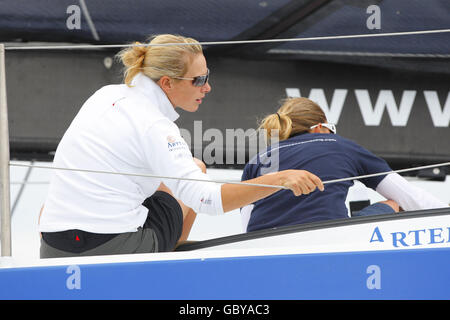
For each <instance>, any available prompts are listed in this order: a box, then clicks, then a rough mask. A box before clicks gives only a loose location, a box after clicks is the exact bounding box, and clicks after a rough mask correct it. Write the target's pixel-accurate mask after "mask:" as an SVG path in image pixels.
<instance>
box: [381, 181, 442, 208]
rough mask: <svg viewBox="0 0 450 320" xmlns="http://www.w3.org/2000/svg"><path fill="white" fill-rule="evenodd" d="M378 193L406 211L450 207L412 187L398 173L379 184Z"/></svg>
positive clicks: (423, 191)
mask: <svg viewBox="0 0 450 320" xmlns="http://www.w3.org/2000/svg"><path fill="white" fill-rule="evenodd" d="M376 191H377V192H378V193H379V194H381V195H382V196H383V197H385V198H387V199H392V200H394V201H396V202H397V203H398V204H399V205H400V207H401V208H402V209H403V210H405V211H409V210H420V209H435V208H444V207H448V204H446V203H444V202H443V201H441V200H439V199H437V198H436V197H434V196H433V195H431V194H430V193H428V192H426V191H425V190H422V189H420V188H418V187H416V186H414V185H412V184H411V183H410V182H408V181H407V180H406V179H405V178H403V177H402V176H401V175H399V174H398V173H391V174H388V175H387V176H386V177H385V178H384V179H383V180H381V182H380V183H379V184H378V186H377V188H376Z"/></svg>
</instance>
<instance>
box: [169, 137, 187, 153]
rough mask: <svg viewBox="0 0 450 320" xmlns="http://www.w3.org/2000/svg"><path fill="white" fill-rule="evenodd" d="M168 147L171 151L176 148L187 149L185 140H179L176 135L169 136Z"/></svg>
mask: <svg viewBox="0 0 450 320" xmlns="http://www.w3.org/2000/svg"><path fill="white" fill-rule="evenodd" d="M166 139H167V148H168V149H169V151H170V152H172V151H175V150H181V149H187V145H186V143H185V142H184V141H177V138H176V137H174V136H167V138H166Z"/></svg>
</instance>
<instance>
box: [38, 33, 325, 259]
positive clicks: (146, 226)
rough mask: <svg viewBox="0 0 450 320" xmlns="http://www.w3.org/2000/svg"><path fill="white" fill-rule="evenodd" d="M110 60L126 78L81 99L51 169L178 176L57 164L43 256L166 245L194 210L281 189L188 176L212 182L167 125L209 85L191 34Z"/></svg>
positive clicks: (296, 176) (293, 186)
mask: <svg viewBox="0 0 450 320" xmlns="http://www.w3.org/2000/svg"><path fill="white" fill-rule="evenodd" d="M118 57H119V58H120V60H121V61H122V62H123V64H124V66H125V68H126V69H125V73H124V82H125V83H124V84H120V85H108V86H105V87H103V88H101V89H99V90H98V91H97V92H95V93H94V94H93V95H92V96H91V97H90V98H89V99H87V101H86V102H85V103H84V105H83V106H82V108H81V109H80V111H79V112H78V114H77V115H76V117H75V119H74V120H73V122H72V123H71V125H70V127H69V128H68V130H67V131H66V133H65V134H64V136H63V138H62V140H61V142H60V143H59V145H58V148H57V150H56V154H55V158H54V165H55V167H67V168H80V169H89V170H101V171H105V170H107V171H110V172H116V173H134V174H138V175H139V174H153V175H158V176H170V177H178V178H180V179H155V178H148V177H142V176H131V175H121V174H114V175H112V174H104V173H87V172H82V171H60V170H56V171H55V172H54V175H53V177H52V180H51V184H50V187H49V191H48V196H47V199H46V201H45V204H44V207H43V210H42V212H41V218H40V225H39V229H40V232H41V234H42V240H41V258H51V257H67V256H77V255H102V254H124V253H142V252H161V251H171V250H173V249H174V247H175V245H176V243H177V242H178V241H180V240H185V239H186V238H187V237H188V234H189V231H190V228H191V226H192V223H193V222H194V219H195V215H196V213H206V214H211V215H219V214H223V213H224V212H227V211H230V210H233V209H237V208H240V207H242V206H244V205H246V204H249V203H251V202H254V201H257V200H259V199H262V198H264V197H267V196H269V195H271V194H273V193H275V192H276V191H278V190H279V188H270V187H260V186H245V185H237V184H222V185H221V184H216V183H211V182H204V181H194V180H192V179H199V180H210V178H209V177H208V176H207V175H206V174H205V171H206V169H205V166H204V164H203V163H202V162H201V161H199V160H196V159H194V158H193V157H192V154H191V152H190V150H189V147H188V146H187V145H186V143H185V141H184V140H183V138H182V137H181V135H180V131H179V129H178V127H177V126H176V124H175V123H174V121H175V120H176V119H177V118H178V113H177V112H176V111H175V110H176V108H180V109H183V110H185V111H189V112H195V111H196V110H197V109H198V108H199V106H200V104H201V103H202V101H203V99H204V98H205V96H206V95H207V94H208V93H209V92H210V91H211V86H210V85H209V83H208V78H209V70H208V68H207V64H206V59H205V57H204V55H203V52H202V47H201V45H200V44H199V43H198V42H197V41H196V40H194V39H191V38H186V37H182V36H176V35H169V34H165V35H158V36H156V37H153V38H152V39H151V41H150V43H149V44H146V45H141V44H139V43H137V44H136V45H135V46H132V47H130V48H127V49H125V50H123V51H122V52H120V53H119V55H118ZM248 182H251V183H256V184H267V185H281V186H284V187H286V188H289V189H290V190H292V192H293V193H294V194H295V195H301V194H308V193H310V192H312V191H313V190H315V189H316V188H319V189H321V190H323V185H322V182H321V181H320V179H319V178H317V177H316V176H315V175H313V174H311V173H309V172H307V171H304V170H287V171H283V172H277V173H275V174H273V175H267V176H264V177H259V178H256V179H252V180H250V181H248Z"/></svg>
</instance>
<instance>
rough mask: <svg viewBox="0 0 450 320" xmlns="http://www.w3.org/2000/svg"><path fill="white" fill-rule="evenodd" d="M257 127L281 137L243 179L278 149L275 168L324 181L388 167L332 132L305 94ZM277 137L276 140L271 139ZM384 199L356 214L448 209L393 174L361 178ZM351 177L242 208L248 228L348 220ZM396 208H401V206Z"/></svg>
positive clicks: (258, 169)
mask: <svg viewBox="0 0 450 320" xmlns="http://www.w3.org/2000/svg"><path fill="white" fill-rule="evenodd" d="M260 129H262V130H264V132H265V133H266V138H267V141H268V142H269V141H271V140H273V138H274V137H275V138H277V137H278V139H279V143H278V144H276V145H272V146H269V147H268V149H267V150H265V151H264V152H262V153H260V154H258V155H257V156H256V157H255V159H252V160H251V161H249V163H248V164H247V165H246V166H245V168H244V172H243V175H242V180H247V179H254V178H257V177H260V176H261V174H262V173H263V171H264V172H267V170H270V168H274V167H275V166H273V165H272V166H271V167H269V168H268V167H267V159H266V158H267V154H268V153H274V152H277V158H278V163H277V168H278V170H279V171H283V170H288V169H303V170H307V171H309V172H311V173H314V174H315V175H317V176H318V177H320V179H321V180H322V181H328V180H334V179H339V178H346V177H354V176H361V175H367V174H372V173H379V172H386V171H391V168H390V167H389V166H388V164H387V163H386V161H384V160H383V159H381V158H379V157H377V156H375V155H374V154H372V153H371V152H370V151H368V150H366V149H365V148H363V147H361V146H359V145H358V144H357V143H355V142H353V141H351V140H348V139H346V138H343V137H341V136H339V135H337V134H336V126H335V125H334V124H331V123H328V121H327V118H326V115H325V113H324V112H323V110H322V109H321V108H320V107H319V105H317V104H316V103H315V102H313V101H311V100H309V99H307V98H288V99H286V100H284V102H283V104H282V106H281V107H280V108H279V109H278V111H277V112H275V113H273V114H270V115H268V116H267V117H265V118H264V119H263V120H262V122H261V124H260ZM275 141H276V139H275ZM360 181H361V182H362V183H363V184H365V185H366V186H367V187H369V188H372V189H374V190H376V191H377V192H378V193H380V194H381V195H382V196H384V197H385V198H386V199H388V200H386V201H382V202H378V203H375V204H373V205H371V206H368V207H366V208H364V209H363V210H361V211H359V212H358V213H357V214H356V215H360V216H364V215H371V214H382V213H395V212H398V211H399V210H400V208H402V209H404V210H417V209H431V208H440V207H446V206H447V205H446V204H445V203H443V202H442V201H440V200H438V199H436V198H435V197H433V196H432V195H430V194H427V193H426V192H424V191H423V190H420V189H418V188H417V187H415V186H413V185H411V184H410V183H409V182H408V181H406V180H405V179H404V178H403V177H401V176H400V175H398V174H396V173H391V174H389V175H383V176H376V177H371V178H365V179H360ZM352 185H353V181H342V182H338V183H332V184H328V185H327V187H326V189H325V191H324V192H320V193H318V192H313V193H311V194H309V195H308V196H300V197H296V198H294V197H292V196H291V194H289V193H288V192H285V191H284V190H282V191H280V192H278V193H275V194H273V195H271V196H269V197H267V198H264V199H261V200H258V201H256V202H254V203H253V204H251V205H248V206H245V207H244V208H242V210H241V212H242V213H243V215H244V216H245V218H244V219H245V222H246V228H247V231H254V230H260V229H267V228H273V227H280V226H287V225H295V224H301V223H307V222H314V221H322V220H330V219H339V218H348V212H347V208H346V206H345V201H346V198H347V193H348V189H349V188H350V187H351V186H352ZM399 206H400V207H399Z"/></svg>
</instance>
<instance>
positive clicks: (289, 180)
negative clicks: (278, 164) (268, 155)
mask: <svg viewBox="0 0 450 320" xmlns="http://www.w3.org/2000/svg"><path fill="white" fill-rule="evenodd" d="M278 174H279V175H280V185H281V186H283V187H286V188H288V189H290V190H292V192H293V193H294V194H295V195H296V196H300V195H302V194H309V193H311V192H313V191H314V190H316V188H318V189H319V190H320V191H323V190H324V186H323V183H322V180H320V178H319V177H318V176H316V175H315V174H313V173H311V172H309V171H305V170H284V171H280V172H278Z"/></svg>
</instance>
